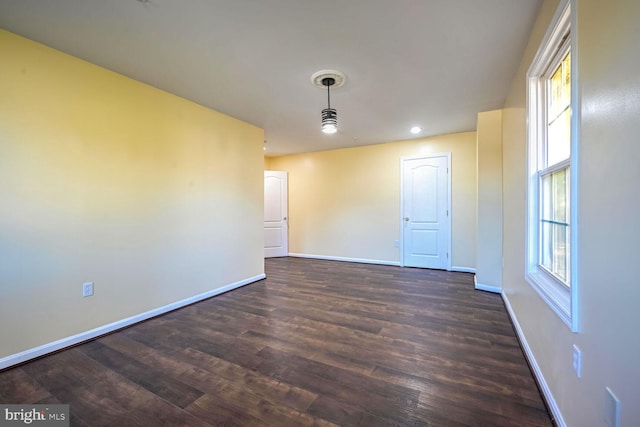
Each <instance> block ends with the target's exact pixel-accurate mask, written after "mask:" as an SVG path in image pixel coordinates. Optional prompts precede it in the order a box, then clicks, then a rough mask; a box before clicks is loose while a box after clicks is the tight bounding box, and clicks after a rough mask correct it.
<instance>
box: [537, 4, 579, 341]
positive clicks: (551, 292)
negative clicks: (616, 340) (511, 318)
mask: <svg viewBox="0 0 640 427" xmlns="http://www.w3.org/2000/svg"><path fill="white" fill-rule="evenodd" d="M571 18H572V15H571V1H570V0H565V1H562V2H561V4H560V6H559V8H558V11H557V12H556V15H555V16H554V19H553V21H552V23H551V26H550V28H549V30H548V31H547V34H546V36H545V38H544V40H543V43H542V45H541V46H540V49H539V50H538V53H537V55H536V57H535V59H534V60H533V63H532V65H531V68H530V69H529V73H528V75H527V85H528V88H527V95H528V103H527V116H528V135H527V145H528V185H527V208H528V212H527V271H526V277H527V280H528V281H529V283H531V285H532V286H533V287H534V289H535V290H536V291H537V292H538V293H539V294H540V296H541V297H542V298H543V299H544V300H545V301H546V302H547V304H549V306H550V307H551V308H552V309H553V310H554V311H555V312H556V313H557V314H558V315H559V316H560V318H561V319H562V320H563V321H564V322H565V323H567V325H569V326H570V327H571V329H572V330H573V331H577V312H576V306H575V302H576V301H577V290H576V284H577V280H576V273H575V272H576V269H575V265H576V261H577V258H576V255H577V253H576V244H575V243H576V241H577V235H576V219H577V210H576V208H577V204H576V200H577V198H576V182H577V180H576V170H575V165H576V163H577V162H576V158H577V140H578V135H577V130H578V126H577V120H578V112H577V102H576V96H575V94H577V91H576V87H575V83H576V81H577V79H576V73H575V67H574V71H572V63H575V61H576V53H575V49H573V50H572V46H573V45H574V44H575V43H573V42H572V40H575V34H574V33H575V25H573V28H572V22H571Z"/></svg>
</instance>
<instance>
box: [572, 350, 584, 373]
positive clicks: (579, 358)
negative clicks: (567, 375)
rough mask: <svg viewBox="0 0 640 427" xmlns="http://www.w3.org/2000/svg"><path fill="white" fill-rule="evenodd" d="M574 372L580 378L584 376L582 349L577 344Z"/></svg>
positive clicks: (574, 355) (574, 356) (574, 354)
mask: <svg viewBox="0 0 640 427" xmlns="http://www.w3.org/2000/svg"><path fill="white" fill-rule="evenodd" d="M573 372H575V373H576V376H577V377H578V378H580V377H581V376H582V351H581V350H580V349H579V348H578V346H577V345H575V344H574V346H573Z"/></svg>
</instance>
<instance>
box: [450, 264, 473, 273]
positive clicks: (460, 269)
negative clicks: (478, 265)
mask: <svg viewBox="0 0 640 427" xmlns="http://www.w3.org/2000/svg"><path fill="white" fill-rule="evenodd" d="M449 271H457V272H458V273H475V272H476V269H475V268H471V267H456V266H454V265H452V266H451V269H450V270H449Z"/></svg>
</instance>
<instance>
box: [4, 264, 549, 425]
mask: <svg viewBox="0 0 640 427" xmlns="http://www.w3.org/2000/svg"><path fill="white" fill-rule="evenodd" d="M265 263H266V266H265V268H266V273H267V279H265V280H262V281H260V282H256V283H254V284H251V285H248V286H245V287H243V288H241V289H237V290H234V291H232V292H229V293H226V294H224V295H219V296H217V297H215V298H212V299H209V300H206V301H203V302H200V303H198V304H194V305H192V306H189V307H185V308H183V309H180V310H177V311H174V312H171V313H168V314H166V315H164V316H161V317H157V318H155V319H152V320H149V321H147V322H144V323H141V324H138V325H135V326H132V327H130V328H128V329H124V330H122V331H119V332H116V333H113V334H111V335H108V336H105V337H102V338H100V339H97V340H95V341H91V342H88V343H85V344H83V345H80V346H77V347H74V348H71V349H68V350H65V351H62V352H59V353H57V354H54V355H51V356H47V357H45V358H42V359H39V360H36V361H33V362H30V363H28V364H25V365H22V366H19V367H16V368H13V369H9V370H6V371H4V372H0V403H68V404H70V405H71V424H72V425H75V426H150V425H154V426H161V425H166V426H261V425H264V426H296V427H297V426H335V425H339V426H447V427H449V426H519V427H521V426H551V425H552V423H551V420H550V417H549V415H548V413H547V411H546V409H545V407H544V404H543V402H542V399H541V397H540V394H539V391H538V389H537V387H536V384H535V382H534V380H533V378H532V376H531V373H530V371H529V368H528V366H527V364H526V361H525V359H524V356H523V354H522V352H521V350H520V347H519V346H518V342H517V340H516V337H515V335H514V332H513V329H512V326H511V324H510V322H509V319H508V316H507V314H506V311H505V308H504V306H503V304H502V300H501V298H500V296H498V295H494V294H489V293H485V292H481V291H475V290H473V276H472V275H470V274H465V273H451V272H444V271H435V270H421V269H412V268H399V267H392V266H379V265H367V264H352V263H346V262H337V261H324V260H310V259H300V258H275V259H274V258H272V259H267V260H266V261H265Z"/></svg>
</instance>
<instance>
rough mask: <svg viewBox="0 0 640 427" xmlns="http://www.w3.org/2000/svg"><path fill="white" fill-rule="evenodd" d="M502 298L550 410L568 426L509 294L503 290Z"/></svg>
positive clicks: (562, 425) (564, 426)
mask: <svg viewBox="0 0 640 427" xmlns="http://www.w3.org/2000/svg"><path fill="white" fill-rule="evenodd" d="M502 300H503V301H504V305H505V307H506V308H507V313H509V317H510V318H511V322H512V323H513V327H514V328H515V330H516V334H518V338H519V339H520V344H521V345H522V349H523V350H524V354H525V355H526V356H527V360H528V361H529V366H531V370H532V371H533V375H534V376H535V377H536V380H537V381H538V385H539V386H540V389H541V391H542V394H543V395H544V398H545V400H546V402H547V405H548V406H549V410H550V411H551V414H552V416H553V418H554V421H555V422H556V425H557V426H558V427H567V424H566V423H565V422H564V419H563V418H562V413H561V412H560V408H558V404H557V403H556V400H555V399H554V398H553V394H552V393H551V389H550V388H549V385H548V384H547V381H546V380H545V379H544V375H542V371H541V370H540V366H538V362H537V361H536V358H535V357H534V355H533V352H532V351H531V347H529V343H528V342H527V338H526V337H525V335H524V332H523V331H522V328H521V327H520V323H518V318H517V316H516V314H515V312H514V311H513V308H512V307H511V303H510V302H509V298H508V297H507V294H505V293H504V292H502Z"/></svg>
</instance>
